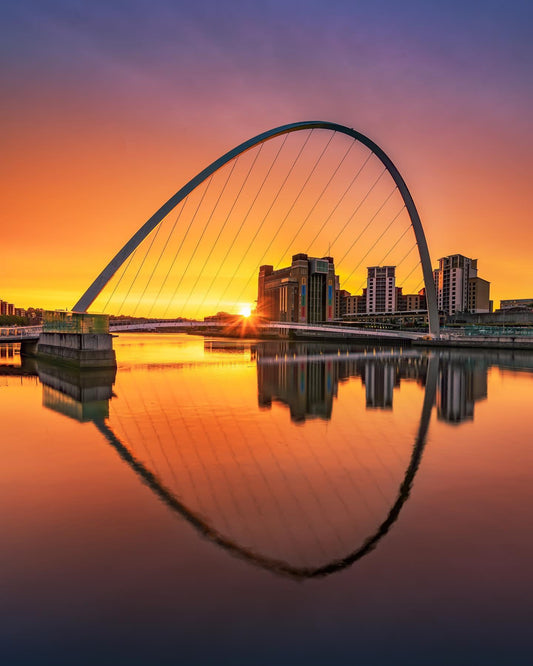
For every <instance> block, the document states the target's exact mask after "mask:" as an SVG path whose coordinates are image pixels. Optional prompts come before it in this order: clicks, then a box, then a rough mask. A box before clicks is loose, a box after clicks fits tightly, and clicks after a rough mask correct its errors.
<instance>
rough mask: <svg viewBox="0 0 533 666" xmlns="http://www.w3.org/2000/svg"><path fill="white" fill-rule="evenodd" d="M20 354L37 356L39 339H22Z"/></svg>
mask: <svg viewBox="0 0 533 666" xmlns="http://www.w3.org/2000/svg"><path fill="white" fill-rule="evenodd" d="M20 355H21V356H27V357H30V358H32V357H34V356H37V340H21V342H20Z"/></svg>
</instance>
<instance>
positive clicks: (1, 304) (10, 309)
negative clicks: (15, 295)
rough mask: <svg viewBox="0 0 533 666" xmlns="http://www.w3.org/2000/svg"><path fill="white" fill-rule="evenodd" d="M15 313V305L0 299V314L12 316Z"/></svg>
mask: <svg viewBox="0 0 533 666" xmlns="http://www.w3.org/2000/svg"><path fill="white" fill-rule="evenodd" d="M14 314H15V306H14V305H13V303H8V302H7V301H0V315H7V316H12V315H14Z"/></svg>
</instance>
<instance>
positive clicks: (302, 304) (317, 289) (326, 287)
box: [257, 253, 336, 323]
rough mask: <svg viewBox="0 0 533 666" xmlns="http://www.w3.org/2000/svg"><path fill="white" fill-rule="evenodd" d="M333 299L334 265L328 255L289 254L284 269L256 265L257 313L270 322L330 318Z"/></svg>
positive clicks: (329, 319)
mask: <svg viewBox="0 0 533 666" xmlns="http://www.w3.org/2000/svg"><path fill="white" fill-rule="evenodd" d="M335 300H336V296H335V266H334V263H333V259H332V258H331V257H321V258H317V257H308V256H307V254H304V253H300V254H295V255H293V257H292V263H291V265H290V266H287V267H286V268H280V269H279V270H276V271H275V270H274V267H273V266H269V265H264V266H261V267H260V268H259V280H258V290H257V313H258V314H259V315H260V316H262V317H265V318H267V319H270V320H271V321H286V322H299V323H318V322H324V321H333V319H334V318H335V314H336V313H335V309H336V308H335Z"/></svg>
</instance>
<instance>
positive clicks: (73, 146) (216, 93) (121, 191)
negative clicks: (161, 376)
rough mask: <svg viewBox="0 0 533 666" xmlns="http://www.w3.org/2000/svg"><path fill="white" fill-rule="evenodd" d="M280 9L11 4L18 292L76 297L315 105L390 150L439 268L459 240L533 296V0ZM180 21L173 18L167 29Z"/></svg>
mask: <svg viewBox="0 0 533 666" xmlns="http://www.w3.org/2000/svg"><path fill="white" fill-rule="evenodd" d="M386 4H387V3H385V5H386ZM489 4H490V3H489ZM274 5H276V3H273V6H272V7H267V8H265V9H263V10H259V9H257V10H252V9H249V10H248V11H244V12H243V13H242V15H239V18H238V19H236V18H235V17H233V19H234V23H231V22H230V21H229V19H228V21H225V20H224V21H222V19H221V21H222V22H221V24H220V25H218V26H217V25H215V23H216V21H215V19H214V18H213V17H210V18H209V17H208V14H206V13H203V12H199V10H198V11H196V10H192V9H191V10H190V15H187V16H186V17H185V18H186V20H185V21H179V20H178V17H177V16H176V15H174V14H173V13H172V9H171V8H170V9H169V7H167V6H166V5H165V6H163V4H162V5H161V7H160V8H159V9H157V8H156V9H155V12H154V14H153V15H151V19H150V21H149V22H148V24H146V25H145V24H144V23H143V18H144V17H145V15H144V13H143V12H144V10H142V9H140V10H139V11H137V12H136V13H135V14H132V15H131V16H128V17H126V18H125V23H124V24H123V23H121V22H119V20H118V17H117V16H116V15H115V14H113V13H111V15H108V14H106V12H110V11H111V10H109V9H105V8H104V6H103V5H102V6H100V5H98V3H97V5H95V6H94V7H92V8H91V7H90V6H89V5H88V6H87V8H86V9H83V10H78V14H76V12H75V11H74V10H71V9H69V7H68V6H66V7H65V6H64V5H63V3H61V2H52V3H50V6H49V7H48V8H47V9H43V8H42V7H40V6H39V5H38V3H32V2H22V3H21V4H20V6H17V7H14V8H10V9H9V11H8V13H7V16H6V21H5V23H4V31H6V38H7V39H6V43H5V45H4V47H3V48H4V52H5V54H4V55H5V56H7V57H4V58H3V61H4V62H5V63H6V64H7V66H5V65H4V68H3V69H2V79H3V88H4V91H5V104H4V105H3V108H2V110H1V119H2V127H3V134H4V141H3V150H2V153H3V159H2V163H1V167H0V168H1V170H2V174H1V178H2V185H3V187H2V198H1V204H0V205H1V212H0V215H1V217H0V219H1V221H2V222H1V224H2V227H1V239H2V240H1V243H0V298H2V299H5V300H8V301H10V302H14V303H15V304H16V305H18V306H22V307H28V306H30V305H34V306H42V307H49V308H54V307H60V308H68V307H72V306H73V305H74V303H75V302H76V301H77V299H78V298H79V297H80V295H81V294H82V293H83V291H84V290H85V289H86V288H87V287H88V286H89V284H90V283H91V281H92V280H93V279H94V278H95V277H96V275H97V274H98V273H99V272H100V270H101V269H102V268H103V267H104V266H105V264H106V263H107V262H108V261H109V259H110V258H111V257H112V256H113V254H114V253H115V252H116V251H117V250H118V249H119V248H120V247H121V246H122V244H123V243H124V242H125V241H126V240H127V239H128V238H129V236H131V235H132V234H133V233H134V232H135V231H136V230H137V228H138V227H139V226H141V224H143V223H144V222H145V221H146V219H147V218H148V217H150V215H151V214H152V213H153V212H154V211H155V210H156V209H157V208H159V206H160V205H161V204H162V203H163V202H164V201H165V200H166V199H167V198H169V197H170V196H171V195H172V194H173V193H174V192H175V191H176V190H177V189H179V188H180V187H181V186H182V185H183V184H184V183H185V182H186V181H187V180H188V179H189V178H191V177H192V176H194V175H195V174H196V173H197V172H198V171H199V170H201V169H202V168H204V167H205V166H206V165H207V164H208V163H209V162H211V161H212V160H214V159H216V158H217V157H219V156H220V155H221V154H222V153H223V152H225V151H226V150H229V149H230V148H232V147H233V146H235V145H237V144H238V143H240V142H241V141H244V140H246V139H247V138H249V137H251V136H253V135H254V134H257V133H259V132H261V131H263V130H265V129H268V128H270V127H274V126H276V125H279V124H283V123H286V122H293V121H297V120H310V119H313V120H317V119H323V120H331V121H333V122H340V123H342V124H346V125H348V126H350V127H354V128H356V129H358V130H360V131H362V132H363V133H365V134H367V135H368V136H370V137H371V138H372V139H374V140H375V141H376V142H377V143H378V144H380V145H381V146H382V147H383V148H384V149H385V151H386V152H388V153H389V155H390V156H391V157H392V159H393V160H394V161H395V163H396V164H397V166H398V168H399V169H400V171H401V173H402V175H403V177H404V178H405V180H406V182H407V184H408V186H409V188H410V190H411V192H412V194H413V197H414V199H415V202H416V204H417V206H418V208H419V212H420V215H421V218H422V222H423V225H424V228H425V231H426V235H427V238H428V243H429V248H430V253H431V256H432V259H433V263H434V264H436V260H437V259H438V258H439V257H440V256H443V255H445V254H451V253H456V252H459V253H462V254H465V255H467V256H471V257H474V258H478V260H479V261H478V266H479V274H480V276H481V277H484V278H485V279H488V280H490V281H491V283H492V292H491V297H492V298H493V299H494V301H495V306H496V307H497V306H498V303H499V299H500V298H525V297H533V263H532V262H531V243H532V240H533V229H532V226H531V224H530V210H531V204H532V194H531V186H530V182H529V181H530V171H531V169H530V165H529V155H530V153H531V149H532V147H533V146H532V145H531V144H532V132H531V120H530V108H531V91H530V87H529V86H528V85H527V83H528V78H527V72H528V71H529V73H530V63H531V46H530V45H528V42H527V40H526V38H525V32H524V31H523V29H522V27H521V26H522V24H523V21H524V17H523V16H521V14H520V11H522V10H520V9H519V8H518V7H517V8H514V9H513V11H510V12H509V14H508V15H507V16H506V17H505V19H504V18H502V16H501V15H500V14H499V13H498V12H499V10H498V9H497V8H496V7H492V5H491V6H490V7H489V9H488V12H487V15H486V16H485V17H484V18H483V19H482V20H481V19H480V18H479V17H478V16H476V15H475V13H474V12H473V11H472V12H471V13H468V10H464V9H461V8H460V6H459V5H457V6H455V5H454V3H451V5H450V7H448V8H447V9H444V8H440V9H439V10H437V9H435V10H430V9H426V10H424V9H421V8H420V7H417V8H416V11H415V5H417V3H411V4H409V3H408V5H409V9H408V11H407V16H403V15H400V14H399V13H398V11H392V13H391V12H388V13H387V14H386V15H385V14H380V13H379V11H378V10H377V9H372V8H371V7H370V6H365V7H364V9H361V11H362V14H361V15H360V16H356V15H355V14H354V10H353V8H352V7H351V6H350V5H349V3H348V4H346V5H345V4H344V3H340V4H339V8H338V12H337V14H336V15H335V16H329V15H328V18H327V19H326V18H325V15H324V12H325V9H324V7H323V6H322V4H321V3H316V7H314V9H315V11H314V13H312V14H311V15H310V16H309V17H307V18H300V19H298V17H297V12H296V9H297V6H298V5H299V3H297V2H295V3H294V13H295V16H294V17H293V19H294V20H292V21H290V22H289V23H288V24H287V25H283V26H280V25H278V23H277V22H276V20H275V12H274V11H271V10H273V9H274ZM146 11H147V10H146ZM523 11H527V10H523ZM465 12H466V13H465ZM410 16H411V18H412V17H413V16H416V21H411V22H409V20H408V19H409V17H410ZM459 18H460V19H461V23H460V24H459V22H458V20H459ZM235 21H236V23H235ZM167 23H168V24H169V25H171V26H172V27H173V30H170V28H169V30H168V31H166V30H163V31H162V32H161V33H160V32H159V28H160V27H161V26H162V25H166V24H167ZM103 26H105V28H104V27H103ZM349 26H352V27H353V30H354V32H350V30H349ZM356 26H357V29H356ZM450 26H454V27H455V32H451V31H450V30H448V29H447V28H449V27H450ZM141 35H143V38H142V39H141V41H136V39H137V38H139V39H140V36H141ZM156 36H157V40H155V38H156ZM377 36H379V39H377ZM151 40H155V42H154V43H152V41H151ZM528 63H529V65H528ZM528 67H529V69H528ZM293 228H294V227H292V229H293ZM283 233H284V234H285V238H288V237H290V236H291V235H292V231H289V230H287V231H284V232H283ZM208 240H209V236H208ZM300 249H301V248H299V247H296V248H294V251H299V250H300ZM272 263H275V260H274V259H272ZM193 268H194V264H193V266H192V267H191V269H193ZM236 297H237V292H235V295H234V298H236ZM247 299H249V296H247V297H246V299H245V300H247Z"/></svg>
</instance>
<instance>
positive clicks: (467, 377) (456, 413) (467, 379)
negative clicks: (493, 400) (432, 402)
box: [437, 354, 488, 424]
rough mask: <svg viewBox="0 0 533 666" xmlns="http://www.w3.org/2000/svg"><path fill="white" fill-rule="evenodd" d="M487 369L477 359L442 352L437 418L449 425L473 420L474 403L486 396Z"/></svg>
mask: <svg viewBox="0 0 533 666" xmlns="http://www.w3.org/2000/svg"><path fill="white" fill-rule="evenodd" d="M487 371H488V367H487V364H486V363H484V362H483V361H482V360H480V359H475V358H474V359H472V358H471V357H467V358H465V357H463V358H461V357H457V356H454V355H453V354H452V355H448V354H443V355H441V357H440V358H439V382H438V388H437V417H438V418H439V419H440V420H441V421H446V422H447V423H452V424H453V423H455V424H459V423H462V422H463V421H472V420H473V419H474V405H475V403H476V402H478V401H479V400H485V399H486V398H487Z"/></svg>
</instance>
